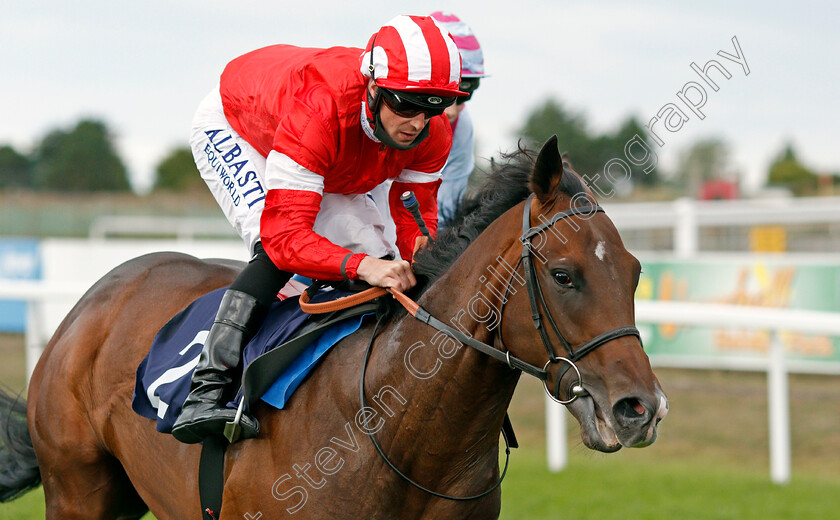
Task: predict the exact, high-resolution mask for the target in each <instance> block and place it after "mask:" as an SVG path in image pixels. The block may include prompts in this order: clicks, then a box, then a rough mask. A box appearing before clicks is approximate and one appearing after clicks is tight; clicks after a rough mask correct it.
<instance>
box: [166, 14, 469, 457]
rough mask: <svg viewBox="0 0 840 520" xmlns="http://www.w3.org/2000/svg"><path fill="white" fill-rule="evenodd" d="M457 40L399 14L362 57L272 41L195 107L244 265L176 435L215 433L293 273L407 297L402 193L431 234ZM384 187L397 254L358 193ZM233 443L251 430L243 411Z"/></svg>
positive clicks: (410, 240) (409, 247)
mask: <svg viewBox="0 0 840 520" xmlns="http://www.w3.org/2000/svg"><path fill="white" fill-rule="evenodd" d="M460 71H461V61H460V56H459V53H458V49H457V47H456V45H455V42H454V41H453V40H452V38H451V37H450V36H449V34H448V33H447V31H446V30H444V29H441V27H440V26H439V25H438V24H437V23H436V22H435V21H434V20H433V19H432V18H430V17H419V16H398V17H396V18H394V19H393V20H391V21H390V22H388V23H387V24H386V25H384V26H382V27H381V28H380V29H379V31H377V32H376V33H375V34H374V35H373V36H371V38H370V40H369V42H368V44H367V46H366V48H365V49H359V48H349V47H332V48H328V49H314V48H300V47H294V46H289V45H275V46H271V47H266V48H262V49H258V50H255V51H253V52H250V53H248V54H245V55H243V56H240V57H239V58H236V59H235V60H233V61H232V62H230V63H229V64H228V65H227V67H226V68H225V69H224V71H223V72H222V75H221V79H220V84H219V86H218V88H217V89H214V90H213V91H212V92H211V93H210V95H208V96H207V97H206V98H205V99H204V101H202V103H201V105H200V106H199V108H198V111H197V113H196V116H195V119H194V121H193V129H192V136H191V139H190V146H191V148H192V151H193V155H194V158H195V161H196V165H197V166H198V169H199V171H200V172H201V176H202V178H204V180H205V182H206V183H207V185H208V186H209V188H210V190H211V191H212V192H213V194H214V196H215V198H216V201H217V202H218V203H219V205H220V206H221V207H222V210H223V211H224V213H225V215H226V216H227V218H228V220H229V221H230V222H231V224H232V225H233V226H234V228H235V229H236V231H237V232H238V233H239V235H240V236H241V237H242V238H243V240H244V241H245V245H246V246H247V247H248V249H249V251H250V253H251V254H252V255H253V256H252V259H251V261H250V262H249V263H248V264H247V266H246V267H245V268H244V269H243V271H242V272H241V274H240V275H239V276H238V277H237V278H236V280H234V282H233V283H232V284H231V285H230V287H229V288H228V290H227V291H226V293H225V295H224V297H223V298H222V302H221V306H220V308H219V310H218V313H217V315H216V319H215V321H214V324H213V326H212V327H211V329H210V333H209V335H208V337H207V340H206V342H205V344H204V348H203V350H202V352H201V356H200V358H199V361H198V365H197V366H196V369H195V372H194V373H193V377H192V384H191V387H190V395H189V397H188V398H187V401H186V402H185V403H184V407H183V410H182V412H181V415H180V416H179V418H178V420H177V422H176V423H175V425H174V427H173V430H172V434H173V435H174V436H175V437H176V438H177V439H178V440H180V441H182V442H186V443H196V442H200V441H202V440H203V439H204V438H206V437H207V436H209V435H215V434H221V432H222V430H223V429H224V425H225V423H226V422H229V421H231V420H233V419H234V416H235V410H232V409H229V408H226V407H224V402H226V400H227V399H228V398H229V397H230V396H229V395H228V393H229V389H228V385H229V384H230V383H231V382H232V380H233V379H234V374H233V371H234V369H236V368H237V366H238V365H239V360H240V352H241V350H242V348H243V346H244V344H245V343H247V341H248V340H249V339H250V338H251V336H253V334H254V333H255V332H256V331H257V330H258V329H259V327H260V326H261V325H262V321H263V319H264V317H265V315H266V313H267V310H268V307H269V306H270V305H271V302H272V301H273V300H274V298H275V296H276V295H277V292H278V291H279V290H280V289H281V288H282V287H283V286H284V285H285V284H286V283H287V282H288V280H289V278H290V277H291V273H298V274H301V275H303V276H307V277H310V278H315V279H319V280H341V279H349V280H363V281H365V282H367V283H369V284H371V285H375V286H380V287H394V288H397V289H399V290H406V289H408V288H410V287H412V286H413V285H415V284H416V280H415V278H414V274H413V272H412V270H411V265H410V263H409V262H410V260H411V259H412V257H413V254H414V252H415V251H416V250H417V249H418V248H419V247H421V246H422V244H423V243H424V240H425V237H423V236H422V234H421V233H420V230H419V229H418V227H417V224H416V223H415V221H414V219H413V218H412V217H411V215H410V214H409V213H408V211H407V210H406V209H405V208H404V207H403V206H402V204H401V202H400V199H399V196H400V194H401V193H403V192H404V191H406V190H412V191H414V192H415V194H416V196H417V200H418V201H419V203H420V210H421V214H422V215H423V217H424V219H425V221H426V225H427V227H428V228H429V230H430V232H431V233H432V235H433V236H434V233H435V230H436V228H437V202H436V195H437V190H438V186H439V185H440V172H441V170H442V169H443V166H444V164H445V162H446V158H447V156H448V154H449V150H450V147H451V145H452V130H451V127H450V124H449V121H448V120H447V118H446V116H444V115H443V113H444V110H445V109H446V107H448V106H450V105H452V104H453V103H455V100H456V98H457V97H459V96H466V95H467V93H465V92H462V91H461V90H459V88H458V87H459V82H460ZM388 179H393V180H394V182H393V186H392V188H391V192H390V196H389V200H390V206H391V208H390V209H391V216H392V218H393V220H394V223H395V224H396V229H397V240H396V244H395V245H396V247H397V248H398V250H399V254H400V256H401V257H402V259H403V260H393V258H395V257H396V254H395V253H396V251H395V250H394V244H391V243H390V242H389V241H388V240H387V239H386V238H385V237H384V235H383V227H384V226H383V222H382V219H381V216H380V214H379V211H378V210H377V209H376V207H375V205H374V204H373V202H372V201H371V200H370V198H369V197H367V196H366V195H365V194H366V193H367V192H368V191H370V190H371V189H372V188H374V187H376V186H378V185H379V184H381V183H382V182H384V181H386V180H388ZM240 425H241V426H242V437H243V438H248V437H254V436H256V435H257V434H258V432H259V424H258V422H257V420H256V419H255V418H253V417H250V416H248V415H247V414H243V416H242V418H241V421H240Z"/></svg>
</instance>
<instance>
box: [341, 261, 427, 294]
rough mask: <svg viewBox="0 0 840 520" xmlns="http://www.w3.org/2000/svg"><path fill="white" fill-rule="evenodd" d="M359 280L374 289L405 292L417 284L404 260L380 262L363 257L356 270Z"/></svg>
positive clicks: (409, 266)
mask: <svg viewBox="0 0 840 520" xmlns="http://www.w3.org/2000/svg"><path fill="white" fill-rule="evenodd" d="M356 273H357V274H358V275H359V278H361V279H362V280H364V281H366V282H367V283H369V284H371V285H374V286H376V287H386V288H387V287H393V288H395V289H397V290H399V291H407V290H408V289H410V288H412V287H414V286H415V285H416V284H417V279H416V278H414V271H412V270H411V264H409V263H408V262H406V261H405V260H382V259H380V258H376V257H373V256H365V257H364V258H363V259H362V261H361V262H360V263H359V267H358V268H357V269H356Z"/></svg>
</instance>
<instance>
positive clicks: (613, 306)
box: [0, 137, 667, 520]
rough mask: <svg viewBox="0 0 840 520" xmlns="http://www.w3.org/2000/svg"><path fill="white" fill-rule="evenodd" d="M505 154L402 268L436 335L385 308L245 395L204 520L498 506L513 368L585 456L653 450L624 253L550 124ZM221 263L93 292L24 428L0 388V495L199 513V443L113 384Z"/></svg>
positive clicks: (36, 382) (172, 258) (60, 514)
mask: <svg viewBox="0 0 840 520" xmlns="http://www.w3.org/2000/svg"><path fill="white" fill-rule="evenodd" d="M514 155H515V157H513V158H511V159H510V161H508V162H507V163H506V164H504V165H501V166H497V167H494V171H492V172H490V173H488V176H489V180H488V181H487V182H486V183H485V185H484V187H483V188H482V189H481V190H479V192H478V193H477V195H475V197H473V198H472V199H471V202H469V203H467V204H465V208H467V209H465V210H463V211H462V212H461V214H460V216H459V219H458V220H457V221H456V222H454V223H453V224H452V225H451V226H450V227H448V228H447V229H445V230H443V231H441V233H440V234H439V236H438V238H437V240H435V241H433V242H432V243H431V244H430V246H429V247H428V248H427V249H425V250H424V251H423V252H421V253H420V254H419V255H418V257H417V259H416V262H415V270H416V271H417V273H418V279H419V280H420V283H419V284H418V286H416V287H415V288H414V289H413V291H411V292H409V293H408V295H409V296H412V297H414V298H416V300H417V303H418V304H419V306H420V307H419V308H420V309H423V310H427V314H428V315H430V316H431V317H434V318H436V319H437V320H438V321H437V322H436V323H438V328H439V329H441V330H443V329H445V328H446V327H449V329H450V331H449V332H441V330H436V329H435V328H433V327H431V326H430V325H429V323H430V322H429V319H427V320H426V322H424V321H421V320H419V319H417V316H416V315H414V314H411V313H408V312H405V311H402V310H400V309H399V308H397V307H395V304H394V303H393V300H392V299H391V300H390V301H387V302H385V303H384V304H383V309H384V310H382V312H380V313H379V318H378V319H377V320H376V323H373V321H374V320H373V319H369V320H368V321H367V322H366V323H365V324H364V325H363V326H362V327H361V329H360V330H359V331H357V332H356V333H354V334H352V335H350V336H348V337H347V338H345V339H344V340H342V341H341V342H339V343H338V344H336V345H335V346H334V347H333V348H332V350H331V351H330V353H329V355H327V356H326V357H325V358H324V359H323V360H322V361H321V362H320V364H319V365H318V366H317V367H316V368H315V370H313V372H311V373H310V374H309V376H308V379H307V380H306V381H305V382H304V384H302V385H301V387H300V388H299V389H298V390H297V391H296V393H295V394H294V395H293V396H292V398H291V401H290V402H289V403H288V405H287V407H286V409H284V410H276V409H273V408H271V407H269V406H267V405H265V404H258V405H257V406H256V407H255V408H254V409H253V410H252V412H253V413H254V414H255V416H256V417H257V418H258V420H259V421H260V423H261V425H262V431H261V434H260V435H259V436H258V437H256V438H254V439H249V440H244V441H240V442H236V443H234V444H231V445H230V446H228V448H227V451H226V454H225V464H224V475H223V477H224V493H223V500H224V502H223V506H222V509H221V514H222V516H223V517H224V518H231V519H232V518H246V519H256V518H260V517H261V516H263V517H265V518H306V519H327V518H329V519H336V518H347V519H350V518H353V519H356V518H371V519H381V518H401V519H432V518H434V519H455V518H457V519H487V518H498V516H499V513H500V508H501V488H500V487H498V482H499V480H500V476H501V473H502V472H501V471H500V464H499V456H500V435H499V432H500V431H501V430H502V427H503V423H504V421H505V414H506V410H507V408H508V405H509V403H510V401H511V397H512V396H513V393H514V389H515V388H516V385H517V382H518V381H519V378H520V375H521V374H522V373H523V371H524V372H525V373H528V374H531V375H536V376H537V377H540V378H541V379H544V382H543V383H544V384H545V386H546V391H547V393H549V395H551V396H552V397H553V398H554V399H556V400H559V401H562V402H564V403H566V404H567V406H568V409H569V410H570V411H571V413H572V414H573V416H574V417H575V418H576V419H577V421H578V422H579V424H580V434H581V438H582V440H583V443H584V445H585V446H587V447H588V448H590V449H593V450H597V451H601V452H614V451H616V450H618V449H620V448H621V447H643V446H647V445H649V444H651V443H652V442H654V440H655V439H656V432H657V425H658V423H659V421H660V420H661V419H662V418H663V417H664V415H665V412H666V410H667V400H666V398H665V394H664V393H663V391H662V389H661V387H660V384H659V381H658V380H657V378H656V376H655V375H654V373H653V371H652V369H651V366H650V362H649V360H648V358H647V355H646V354H645V352H644V350H643V348H642V344H641V340H640V338H639V337H638V331H636V329H635V328H634V327H633V326H632V325H633V324H634V320H635V318H634V304H633V294H634V291H635V287H636V285H637V283H638V279H639V274H640V270H641V266H640V264H639V262H638V260H637V259H636V258H635V257H633V256H632V255H631V254H630V253H629V252H628V251H627V250H626V249H625V247H624V245H623V244H622V241H621V239H620V237H619V234H618V232H617V230H616V228H615V226H614V225H613V224H612V222H611V221H610V219H609V218H608V217H607V216H606V215H605V213H603V211H601V210H600V208H599V207H598V206H597V205H596V203H595V202H594V197H593V195H592V193H591V192H590V191H589V190H588V189H587V188H586V186H585V184H584V183H583V182H582V180H581V178H580V176H578V175H577V174H576V173H575V172H574V171H573V170H572V169H571V167H570V166H569V165H568V164H564V162H563V160H562V158H561V156H560V154H559V153H558V145H557V141H556V137H555V138H552V139H551V140H549V141H548V142H547V143H546V144H545V145H544V146H543V147H542V149H541V150H540V151H539V153H538V154H537V153H535V152H532V151H528V150H525V149H524V148H522V149H520V150H519V151H518V152H516V153H515V154H514ZM582 201H584V202H582ZM585 201H588V202H585ZM581 204H583V206H581ZM576 208H578V209H576ZM522 229H526V232H524V233H523V232H522V231H521V230H522ZM236 274H237V271H236V269H234V268H232V267H230V266H229V265H223V264H220V263H218V262H211V261H204V260H200V259H197V258H194V257H191V256H187V255H183V254H176V253H154V254H150V255H146V256H142V257H139V258H136V259H133V260H130V261H128V262H126V263H124V264H122V265H120V266H119V267H117V268H115V269H114V270H113V271H111V272H110V273H108V274H107V275H105V276H104V277H103V278H102V279H100V280H99V281H98V282H97V283H96V284H95V285H93V286H92V287H91V288H90V289H89V290H88V291H87V293H86V294H85V295H84V296H83V297H82V298H81V299H80V300H79V302H78V303H77V304H76V305H75V307H74V308H73V309H72V310H71V311H70V313H69V314H68V315H67V317H66V319H65V320H64V321H63V322H62V323H61V325H60V326H59V327H58V329H57V331H56V332H55V335H54V336H53V337H52V339H51V340H50V342H49V343H48V345H47V346H46V349H45V351H44V353H43V355H42V356H41V358H40V360H39V362H38V364H37V366H36V368H35V370H34V373H33V374H32V377H31V382H30V385H29V391H28V397H27V401H28V403H27V404H26V422H24V421H23V414H22V412H23V406H24V404H23V402H22V401H15V399H14V398H12V397H11V396H9V395H8V394H3V396H2V399H0V401H1V402H2V408H3V410H0V416H1V417H0V423H2V424H0V426H2V428H0V429H2V430H3V431H4V432H5V443H4V445H3V446H2V453H0V458H2V460H3V461H4V462H5V469H4V470H3V471H2V472H0V497H4V498H5V499H6V500H10V499H12V498H14V497H16V496H19V495H20V494H21V493H23V492H25V491H26V490H28V489H31V488H32V487H34V486H37V485H38V484H39V482H42V483H43V488H44V494H45V498H46V518H47V519H50V520H53V519H58V518H61V519H90V520H93V519H105V518H125V519H135V518H140V517H141V516H142V515H143V514H144V513H146V512H147V511H149V510H151V512H152V513H153V514H154V515H155V516H156V517H157V518H158V519H160V520H169V519H173V520H174V519H179V520H180V519H185V518H198V516H199V508H200V505H199V497H198V490H197V476H198V466H199V452H200V449H201V448H200V447H199V446H198V445H186V444H181V443H180V442H178V441H177V440H175V439H174V438H173V437H172V436H171V435H164V434H161V433H158V432H157V431H156V430H155V425H154V421H151V420H149V419H145V418H143V417H140V416H139V415H137V414H135V413H134V412H133V411H132V409H131V398H132V390H133V388H134V375H135V370H136V368H137V366H138V364H139V363H140V361H141V360H142V359H143V357H144V356H145V355H146V353H147V351H148V349H149V345H150V344H151V342H152V338H153V337H154V335H155V333H156V332H157V331H158V330H159V329H160V328H161V327H162V326H163V325H164V324H165V323H166V322H167V321H168V320H169V319H170V318H171V317H172V316H173V315H175V314H176V313H177V312H178V311H180V310H181V309H183V308H184V307H185V306H186V305H187V304H189V303H190V302H191V301H193V300H194V299H196V298H197V297H199V296H201V295H203V294H205V293H207V292H209V291H211V290H214V289H217V288H220V287H223V286H225V285H227V284H229V283H230V282H231V281H232V280H233V279H234V277H235V276H236ZM533 283H536V284H537V287H536V288H534V287H533V286H532V284H533ZM526 289H527V290H526ZM383 299H390V297H386V298H383ZM418 314H419V313H418ZM427 318H428V317H427ZM441 324H443V325H441ZM549 325H550V326H549ZM375 328H376V329H377V330H374V329H375ZM615 331H619V332H615ZM593 339H594V340H597V341H595V342H596V343H598V344H597V345H594V343H593V341H594V340H593ZM478 344H481V345H483V346H484V347H482V348H484V350H485V351H487V350H488V349H489V350H493V351H494V352H495V354H494V355H492V356H491V355H487V353H486V352H482V351H481V350H477V349H474V348H471V347H472V346H475V345H478ZM468 345H469V346H468ZM593 345H594V346H593ZM583 347H586V348H585V349H584V348H583ZM564 350H565V351H564ZM582 350H586V352H582V355H580V354H581V351H582ZM500 360H501V361H500ZM529 367H530V368H529ZM513 368H518V369H513ZM360 377H363V379H360ZM360 390H361V392H360ZM360 393H361V400H360ZM362 403H364V405H363V404H362ZM372 441H375V443H376V445H374V442H372ZM377 450H378V451H380V452H381V454H380V453H377ZM386 459H387V460H386ZM395 470H398V471H399V473H398V472H397V471H395ZM422 488H424V489H422ZM459 499H460V500H459Z"/></svg>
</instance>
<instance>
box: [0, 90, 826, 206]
mask: <svg viewBox="0 0 840 520" xmlns="http://www.w3.org/2000/svg"><path fill="white" fill-rule="evenodd" d="M553 134H557V136H558V138H559V142H560V144H561V146H562V147H563V148H564V150H561V151H567V152H569V157H570V160H571V162H572V164H573V165H574V168H575V170H576V171H578V172H579V173H581V174H589V175H593V174H596V173H598V172H601V171H603V169H604V165H605V164H607V162H608V161H609V160H610V159H613V158H620V157H624V155H625V145H626V143H628V142H629V141H630V140H632V139H634V137H635V138H637V139H641V140H642V141H643V142H645V143H647V145H648V147H649V149H651V150H654V151H655V150H656V148H655V146H653V145H652V143H651V141H650V139H649V137H648V134H647V132H646V131H645V128H644V126H643V125H642V124H641V123H640V122H639V121H638V119H637V118H635V117H629V118H627V119H625V120H624V121H622V122H621V123H620V124H619V125H618V127H617V129H616V130H615V131H613V132H605V133H599V132H594V131H592V130H590V129H589V125H588V124H587V121H586V118H585V116H584V115H583V114H581V113H578V112H573V111H571V110H569V109H567V108H566V107H565V106H564V105H563V104H562V103H560V102H558V101H556V100H554V99H547V100H545V101H544V102H543V103H542V104H541V105H539V106H538V107H536V108H535V109H534V110H532V111H531V112H530V113H529V114H528V116H527V118H526V119H525V123H524V124H523V126H522V127H521V128H519V129H517V131H516V137H518V138H520V139H522V140H523V141H524V142H525V143H526V144H528V145H530V146H538V145H539V144H540V143H542V142H544V141H545V140H546V139H548V138H549V137H550V136H551V135H553ZM630 166H631V169H632V172H631V175H630V179H631V180H632V184H633V185H635V187H637V188H642V189H644V188H655V187H657V186H668V187H670V188H671V189H672V190H673V191H675V192H679V193H689V194H696V193H697V189H698V186H699V185H701V184H702V183H706V182H709V181H715V180H724V181H730V182H737V180H738V177H739V172H737V171H735V170H734V168H733V167H732V165H731V162H730V149H729V147H728V145H727V144H726V143H725V142H724V141H723V140H721V139H717V138H710V139H706V140H702V141H699V142H697V143H695V144H694V145H692V146H691V147H689V148H688V149H687V150H685V151H684V152H683V153H682V154H681V157H680V160H679V164H678V167H677V168H676V171H675V172H672V174H671V175H663V173H662V172H661V171H660V168H659V167H655V168H653V169H650V168H648V171H642V167H640V166H635V165H630ZM602 177H603V176H602ZM602 180H603V179H602ZM599 183H600V181H599ZM767 184H768V185H769V186H780V187H783V188H786V189H788V190H790V191H791V192H792V193H794V194H796V195H811V194H814V193H816V191H817V188H818V176H817V175H816V173H815V172H814V171H813V170H811V169H810V168H808V167H807V166H805V165H803V164H802V163H801V162H800V160H799V158H798V157H797V154H796V152H795V150H794V148H793V145H792V144H790V143H787V144H785V145H784V147H783V149H782V150H781V151H780V152H779V154H778V155H777V157H776V159H775V160H774V161H773V163H772V164H771V165H770V168H769V170H768V176H767ZM600 187H601V188H607V187H609V186H603V185H601V186H600ZM612 187H615V188H617V191H618V192H619V193H622V192H624V193H625V194H626V193H627V190H628V189H633V187H634V186H624V187H616V186H612ZM3 189H26V190H34V191H61V192H90V191H105V192H120V191H122V192H126V191H130V190H131V184H130V182H129V179H128V172H127V169H126V166H125V163H124V162H123V160H122V159H121V158H120V156H119V154H118V153H117V150H116V147H115V146H114V136H113V134H112V133H111V132H110V131H109V129H108V128H107V125H106V124H105V123H104V122H103V121H99V120H92V119H83V120H81V121H79V122H78V123H77V124H76V125H75V126H74V127H72V128H70V129H55V130H52V131H50V132H48V133H47V134H46V135H45V136H44V137H43V139H41V140H40V142H38V143H37V144H36V146H35V147H34V148H33V150H32V151H31V153H28V154H27V153H22V152H20V151H18V150H16V149H14V148H13V147H12V146H10V145H0V190H3ZM153 189H155V190H167V191H173V192H187V191H192V190H196V189H202V190H203V189H204V182H203V181H202V180H201V177H200V175H199V174H198V170H197V169H196V167H195V163H194V162H193V157H192V153H191V151H190V149H189V148H188V147H186V146H183V147H178V148H175V149H173V150H171V151H169V152H168V153H167V154H166V156H165V157H163V159H161V161H160V162H159V163H158V164H157V166H156V168H155V180H154V188H153Z"/></svg>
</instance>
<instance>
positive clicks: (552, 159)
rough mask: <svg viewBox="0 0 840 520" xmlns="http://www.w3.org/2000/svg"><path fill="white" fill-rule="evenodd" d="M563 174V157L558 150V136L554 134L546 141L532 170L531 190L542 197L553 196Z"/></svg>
mask: <svg viewBox="0 0 840 520" xmlns="http://www.w3.org/2000/svg"><path fill="white" fill-rule="evenodd" d="M562 176H563V159H562V158H561V157H560V152H559V151H558V150H557V136H556V135H552V136H551V137H550V138H549V139H548V141H546V142H545V144H544V145H543V147H542V149H541V150H540V154H539V155H538V156H537V162H536V163H534V170H533V171H532V172H531V191H533V192H534V193H535V194H536V195H537V197H539V198H540V199H545V198H547V197H552V196H553V195H554V192H555V190H556V188H557V184H558V183H559V182H560V178H561V177H562Z"/></svg>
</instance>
